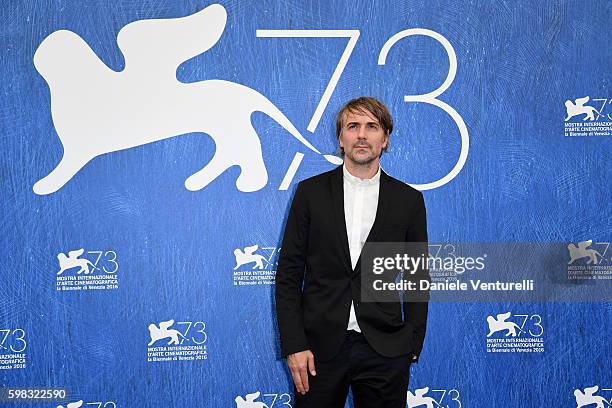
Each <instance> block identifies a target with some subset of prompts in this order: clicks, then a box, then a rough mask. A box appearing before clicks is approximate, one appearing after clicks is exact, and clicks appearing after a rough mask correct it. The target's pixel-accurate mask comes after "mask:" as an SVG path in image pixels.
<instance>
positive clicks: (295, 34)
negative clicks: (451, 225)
mask: <svg viewBox="0 0 612 408" xmlns="http://www.w3.org/2000/svg"><path fill="white" fill-rule="evenodd" d="M255 33H256V36H257V37H263V38H348V39H349V41H348V43H347V45H346V48H345V49H344V52H343V53H342V55H341V56H340V59H339V60H338V64H337V65H336V69H335V70H334V73H333V74H332V76H331V78H330V80H329V82H328V84H327V87H326V88H325V91H324V92H323V96H322V97H321V99H320V100H319V104H318V105H317V108H316V109H315V111H314V113H313V115H312V118H311V119H310V123H309V124H308V127H307V129H308V131H309V132H311V133H314V131H315V130H316V129H317V125H318V124H319V121H320V120H321V116H323V112H324V111H325V108H326V107H327V105H328V103H329V100H330V98H331V96H332V94H333V93H334V90H335V89H336V85H337V84H338V81H339V80H340V76H341V75H342V72H343V71H344V68H345V67H346V64H347V63H348V60H349V58H350V57H351V54H352V52H353V49H354V48H355V45H356V44H357V40H358V39H359V30H256V32H255ZM419 35H422V36H426V37H431V38H433V39H434V40H436V41H438V42H439V43H440V44H441V45H442V46H443V47H444V49H445V50H446V54H447V55H448V60H449V68H448V74H447V76H446V79H445V80H444V82H443V83H442V85H440V86H439V87H438V88H437V89H435V90H433V91H431V92H429V93H425V94H418V95H405V96H404V102H422V103H427V104H430V105H433V106H436V107H438V108H439V109H442V110H443V111H444V112H446V113H447V114H448V115H449V116H450V117H451V118H452V119H453V121H454V122H455V124H456V125H457V128H458V129H459V134H460V135H461V152H460V153H459V158H458V160H457V162H456V163H455V166H454V167H453V168H452V169H451V171H450V172H449V173H448V174H447V175H445V176H444V177H442V178H440V179H438V180H436V181H432V182H430V183H425V184H411V186H412V187H414V188H417V189H419V190H431V189H434V188H438V187H441V186H443V185H444V184H446V183H448V182H450V181H451V180H452V179H454V178H455V177H456V176H457V174H459V172H460V171H461V169H462V168H463V166H464V165H465V162H466V160H467V156H468V151H469V145H470V142H469V136H468V130H467V126H466V125H465V122H464V121H463V118H462V117H461V115H459V113H458V112H457V111H456V110H455V109H454V108H453V107H452V106H450V105H448V104H447V103H445V102H443V101H441V100H439V99H437V98H438V96H440V95H441V94H442V93H444V92H445V91H446V90H447V89H448V88H449V87H450V85H451V84H452V82H453V81H454V79H455V75H456V74H457V55H456V54H455V50H454V48H453V46H452V45H451V43H450V42H449V41H448V40H447V39H446V38H445V37H444V36H443V35H441V34H439V33H437V32H435V31H432V30H427V29H424V28H411V29H407V30H403V31H400V32H398V33H397V34H395V35H393V36H391V37H390V38H389V39H388V40H387V41H386V42H385V44H384V45H383V47H382V48H381V50H380V53H379V55H378V65H385V63H386V60H387V55H388V54H389V51H390V50H391V48H392V47H393V46H394V45H395V44H396V43H397V42H398V41H400V40H402V39H404V38H407V37H411V36H419ZM298 155H301V153H296V157H295V158H294V162H295V161H296V159H298V162H297V163H292V166H291V167H292V171H293V174H295V170H296V169H297V166H298V165H299V161H301V158H302V156H298ZM288 185H289V183H287V182H285V181H283V184H282V185H281V188H280V189H281V190H285V189H287V187H288Z"/></svg>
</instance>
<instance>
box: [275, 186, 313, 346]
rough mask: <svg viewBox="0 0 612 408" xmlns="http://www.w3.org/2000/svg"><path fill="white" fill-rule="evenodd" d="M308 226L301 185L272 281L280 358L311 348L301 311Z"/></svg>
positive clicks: (288, 220) (307, 215)
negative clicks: (273, 284)
mask: <svg viewBox="0 0 612 408" xmlns="http://www.w3.org/2000/svg"><path fill="white" fill-rule="evenodd" d="M309 225H310V214H309V209H308V203H307V200H306V197H305V194H304V186H303V184H302V183H301V182H300V183H299V184H298V186H297V189H296V192H295V196H294V197H293V202H292V203H291V208H290V210H289V216H288V217H287V224H286V225H285V233H284V236H283V242H282V246H281V250H280V255H279V260H278V267H277V270H276V278H275V283H276V284H275V300H276V318H277V321H278V328H279V331H280V342H281V354H282V356H283V357H287V355H289V354H293V353H297V352H299V351H304V350H308V349H309V348H310V346H309V344H308V340H307V338H306V334H305V331H304V321H303V311H302V283H303V281H304V270H305V266H306V253H307V251H308V230H309Z"/></svg>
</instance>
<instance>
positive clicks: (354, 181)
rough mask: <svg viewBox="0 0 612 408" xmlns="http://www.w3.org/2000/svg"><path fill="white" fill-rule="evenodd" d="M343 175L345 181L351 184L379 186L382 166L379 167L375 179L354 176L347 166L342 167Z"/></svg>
mask: <svg viewBox="0 0 612 408" xmlns="http://www.w3.org/2000/svg"><path fill="white" fill-rule="evenodd" d="M342 173H343V175H344V180H347V181H348V182H349V183H351V184H353V185H357V186H370V185H375V184H378V183H379V181H380V165H379V166H378V171H376V174H375V175H374V177H372V178H370V179H360V178H359V177H355V176H353V175H352V174H351V173H350V172H349V171H348V170H347V168H346V164H343V165H342Z"/></svg>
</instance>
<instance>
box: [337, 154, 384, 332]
mask: <svg viewBox="0 0 612 408" xmlns="http://www.w3.org/2000/svg"><path fill="white" fill-rule="evenodd" d="M342 172H343V174H344V177H343V178H344V220H345V221H346V235H347V237H348V244H349V250H350V252H351V266H352V268H353V269H355V265H356V264H357V260H358V259H359V255H360V254H361V249H362V248H363V245H364V243H365V241H366V239H367V238H368V235H369V234H370V229H372V225H373V224H374V219H375V218H376V209H377V208H378V192H379V190H380V166H378V171H377V172H376V174H375V175H374V177H372V178H371V179H360V178H358V177H355V176H353V175H352V174H351V173H349V171H348V170H347V169H346V166H345V165H342ZM347 330H355V331H358V332H361V329H360V328H359V324H358V323H357V316H356V315H355V305H354V304H353V302H352V301H351V312H350V315H349V322H348V327H347Z"/></svg>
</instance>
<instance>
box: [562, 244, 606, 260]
mask: <svg viewBox="0 0 612 408" xmlns="http://www.w3.org/2000/svg"><path fill="white" fill-rule="evenodd" d="M592 244H593V240H590V239H589V240H588V241H582V242H579V243H578V246H576V245H574V244H573V243H572V244H569V245H568V246H567V249H568V250H569V254H570V260H569V262H568V265H569V264H573V263H574V261H576V260H577V259H581V258H587V259H588V260H587V264H594V265H597V263H598V261H597V257H598V256H599V260H600V261H601V258H602V255H601V254H600V253H599V252H597V251H596V250H594V249H587V248H588V247H590V246H591V245H592Z"/></svg>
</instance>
